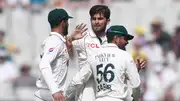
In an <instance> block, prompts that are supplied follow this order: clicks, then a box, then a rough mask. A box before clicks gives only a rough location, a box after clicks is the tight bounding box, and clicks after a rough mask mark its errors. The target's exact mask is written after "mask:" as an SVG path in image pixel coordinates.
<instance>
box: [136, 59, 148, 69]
mask: <svg viewBox="0 0 180 101" xmlns="http://www.w3.org/2000/svg"><path fill="white" fill-rule="evenodd" d="M136 65H137V68H138V71H139V70H141V69H144V68H145V67H146V65H147V61H146V60H145V59H143V58H137V59H136Z"/></svg>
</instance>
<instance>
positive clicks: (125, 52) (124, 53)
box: [118, 49, 131, 57]
mask: <svg viewBox="0 0 180 101" xmlns="http://www.w3.org/2000/svg"><path fill="white" fill-rule="evenodd" d="M118 51H119V53H120V54H121V55H123V56H128V57H129V56H131V54H130V53H129V52H127V51H125V50H122V49H118Z"/></svg>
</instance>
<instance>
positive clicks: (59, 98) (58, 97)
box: [52, 92, 66, 101]
mask: <svg viewBox="0 0 180 101" xmlns="http://www.w3.org/2000/svg"><path fill="white" fill-rule="evenodd" d="M52 96H53V99H54V100H53V101H66V100H65V97H64V95H63V93H62V92H56V93H54V94H53V95H52Z"/></svg>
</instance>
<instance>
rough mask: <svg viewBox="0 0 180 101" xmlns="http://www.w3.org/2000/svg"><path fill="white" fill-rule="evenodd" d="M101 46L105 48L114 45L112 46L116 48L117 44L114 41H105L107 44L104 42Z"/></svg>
mask: <svg viewBox="0 0 180 101" xmlns="http://www.w3.org/2000/svg"><path fill="white" fill-rule="evenodd" d="M102 47H103V48H106V47H114V48H118V46H117V45H116V44H114V43H107V44H104V45H102Z"/></svg>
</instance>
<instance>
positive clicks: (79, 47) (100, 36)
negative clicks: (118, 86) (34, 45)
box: [72, 5, 110, 101]
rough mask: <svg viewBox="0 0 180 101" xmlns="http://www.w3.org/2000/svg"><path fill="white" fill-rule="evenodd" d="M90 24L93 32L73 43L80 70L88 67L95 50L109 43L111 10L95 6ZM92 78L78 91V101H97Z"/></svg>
mask: <svg viewBox="0 0 180 101" xmlns="http://www.w3.org/2000/svg"><path fill="white" fill-rule="evenodd" d="M89 14H90V22H91V27H92V30H91V29H89V30H88V31H86V33H87V34H86V35H85V36H84V37H83V38H82V39H80V40H76V41H73V43H72V45H73V49H74V50H75V51H76V52H77V55H78V64H79V69H81V68H82V67H83V66H84V65H86V61H87V58H88V56H90V55H92V54H94V50H95V49H97V48H100V47H101V44H104V43H107V38H106V33H105V31H106V26H107V24H109V22H110V9H109V8H108V7H107V6H105V5H95V6H93V7H92V8H91V9H90V11H89ZM92 82H93V78H91V79H90V80H89V81H88V82H87V83H86V84H85V85H84V86H83V87H82V88H81V90H80V91H77V96H76V101H95V95H94V93H95V91H94V87H93V83H92Z"/></svg>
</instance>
